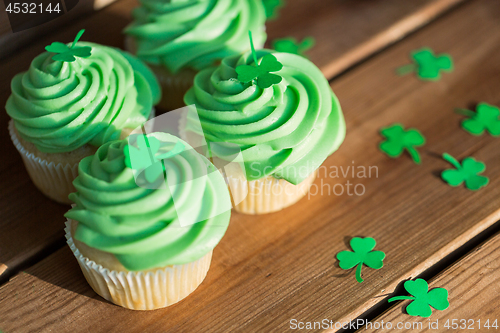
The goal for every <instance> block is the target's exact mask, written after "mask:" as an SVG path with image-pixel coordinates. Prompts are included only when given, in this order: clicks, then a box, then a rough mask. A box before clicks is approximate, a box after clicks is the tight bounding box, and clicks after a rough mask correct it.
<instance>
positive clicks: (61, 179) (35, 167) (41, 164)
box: [9, 108, 156, 204]
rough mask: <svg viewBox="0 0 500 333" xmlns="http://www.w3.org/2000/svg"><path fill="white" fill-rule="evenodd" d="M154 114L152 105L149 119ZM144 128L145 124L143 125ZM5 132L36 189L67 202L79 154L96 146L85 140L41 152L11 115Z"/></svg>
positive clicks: (92, 151)
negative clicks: (68, 148)
mask: <svg viewBox="0 0 500 333" xmlns="http://www.w3.org/2000/svg"><path fill="white" fill-rule="evenodd" d="M155 114H156V112H155V109H154V108H153V109H152V110H151V114H150V116H149V119H154V117H155ZM146 126H152V122H151V121H149V122H148V124H146ZM148 129H149V127H147V128H146V130H148ZM151 129H152V127H151ZM131 131H132V129H127V128H125V129H123V130H122V133H121V135H120V139H122V138H124V137H126V136H128V135H129V134H130V132H131ZM9 134H10V138H11V140H12V143H13V144H14V146H15V147H16V149H17V151H18V152H19V154H20V155H21V158H22V159H23V163H24V166H25V167H26V171H27V172H28V174H29V176H30V178H31V180H32V181H33V183H34V184H35V186H36V187H37V188H38V189H39V190H40V192H42V193H43V194H44V195H45V196H47V197H49V198H50V199H52V200H54V201H57V202H59V203H62V204H71V203H72V202H71V200H69V199H68V195H69V194H70V193H72V192H76V189H75V187H74V186H73V180H75V178H76V177H77V176H78V164H79V163H80V161H81V160H82V159H83V158H85V157H87V156H90V155H93V154H95V152H96V151H97V148H98V147H94V146H92V145H89V144H86V145H84V146H82V147H80V148H78V149H76V150H74V151H71V152H67V153H43V152H41V151H39V150H38V149H37V148H36V146H35V145H34V144H33V143H31V142H28V141H26V140H24V139H23V138H22V137H21V136H20V135H19V134H18V133H17V130H16V127H15V126H14V121H13V120H12V119H11V120H10V121H9Z"/></svg>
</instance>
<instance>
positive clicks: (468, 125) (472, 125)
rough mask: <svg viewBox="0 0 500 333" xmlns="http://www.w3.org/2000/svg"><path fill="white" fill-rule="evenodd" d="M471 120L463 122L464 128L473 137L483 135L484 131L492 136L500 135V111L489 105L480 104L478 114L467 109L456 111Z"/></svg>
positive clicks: (477, 109)
mask: <svg viewBox="0 0 500 333" xmlns="http://www.w3.org/2000/svg"><path fill="white" fill-rule="evenodd" d="M455 112H457V113H460V114H463V115H465V116H467V117H469V119H465V120H464V121H462V128H463V129H464V130H466V131H467V132H469V133H470V134H472V135H482V134H483V133H484V131H487V132H489V133H490V134H491V135H492V136H499V135H500V109H499V108H497V107H496V106H493V105H489V104H487V103H479V104H478V105H477V108H476V112H474V111H471V110H467V109H456V110H455Z"/></svg>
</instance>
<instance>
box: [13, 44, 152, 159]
mask: <svg viewBox="0 0 500 333" xmlns="http://www.w3.org/2000/svg"><path fill="white" fill-rule="evenodd" d="M68 45H70V44H68ZM76 46H78V47H91V55H90V56H89V57H86V58H79V57H77V58H76V60H75V61H73V62H66V61H57V60H53V59H52V57H53V56H54V53H51V52H44V53H42V54H40V55H39V56H37V57H36V58H35V59H33V61H32V62H31V65H30V67H29V69H28V71H26V72H23V73H20V74H18V75H16V76H15V77H14V78H13V79H12V82H11V90H12V93H11V95H10V97H9V98H8V100H7V104H6V106H5V108H6V110H7V113H8V114H9V116H10V117H11V118H12V119H13V120H14V124H15V126H16V129H17V131H18V133H19V134H20V136H21V137H22V138H23V139H25V140H26V141H29V142H31V143H33V144H35V146H36V147H37V149H38V150H40V151H42V152H45V153H64V152H69V151H73V150H75V149H77V148H79V147H81V146H83V145H85V144H90V145H93V146H97V147H98V146H100V145H102V144H103V143H105V142H108V141H112V140H116V139H118V138H119V136H120V131H121V129H123V128H125V127H128V128H135V127H137V126H139V125H140V124H142V123H143V122H145V121H146V120H147V119H148V117H149V115H150V113H151V109H152V107H153V105H154V104H156V103H157V102H158V101H159V100H160V97H161V92H160V87H159V85H158V82H157V81H156V79H155V77H154V74H153V73H152V72H151V71H150V70H149V69H148V68H147V67H146V65H145V64H144V63H142V62H141V61H140V60H139V59H137V58H135V57H134V56H132V55H130V54H127V53H125V52H123V51H120V50H118V49H115V48H111V47H107V46H103V45H99V44H94V43H85V42H78V43H76Z"/></svg>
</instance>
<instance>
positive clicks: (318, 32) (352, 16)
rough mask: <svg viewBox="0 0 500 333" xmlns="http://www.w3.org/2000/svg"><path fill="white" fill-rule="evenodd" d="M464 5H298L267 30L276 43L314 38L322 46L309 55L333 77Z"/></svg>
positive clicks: (447, 0)
mask: <svg viewBox="0 0 500 333" xmlns="http://www.w3.org/2000/svg"><path fill="white" fill-rule="evenodd" d="M461 2H463V1H462V0H412V1H401V0H372V1H344V0H331V1H311V0H293V1H287V5H286V6H285V7H284V8H283V9H282V10H280V17H279V20H276V21H269V22H268V23H267V24H266V25H267V29H268V31H269V37H270V38H269V40H270V41H272V40H273V39H274V38H283V37H288V36H293V37H296V38H297V39H299V40H302V39H303V38H304V37H307V36H313V37H314V38H315V39H316V46H315V47H314V49H313V50H312V51H311V52H308V55H309V57H310V59H311V60H312V61H313V62H314V63H315V64H317V65H318V67H319V68H321V70H322V71H323V73H324V74H325V76H326V77H327V78H332V77H334V76H335V75H337V74H339V73H341V72H342V71H344V70H346V69H347V68H349V67H350V66H352V65H353V64H355V63H357V62H359V61H361V60H363V59H365V58H366V57H368V56H369V55H371V54H373V53H375V52H377V51H379V50H380V49H382V48H384V47H386V46H387V45H389V44H391V43H394V42H396V41H398V40H400V39H401V38H403V37H404V36H406V35H407V34H408V33H410V32H412V31H414V30H416V29H417V28H419V27H421V26H423V25H425V24H426V23H428V22H429V21H431V20H432V19H434V18H435V17H436V16H438V15H440V14H442V13H443V12H445V11H446V10H449V9H450V8H452V7H453V6H455V5H457V4H459V3H461ZM267 45H268V47H269V45H270V43H268V44H267Z"/></svg>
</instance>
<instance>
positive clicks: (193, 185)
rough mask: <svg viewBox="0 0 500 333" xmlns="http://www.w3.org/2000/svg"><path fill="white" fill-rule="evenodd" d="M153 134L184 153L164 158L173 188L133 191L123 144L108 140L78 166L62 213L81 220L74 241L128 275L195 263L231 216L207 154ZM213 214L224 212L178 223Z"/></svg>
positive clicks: (226, 195) (166, 146) (224, 191)
mask: <svg viewBox="0 0 500 333" xmlns="http://www.w3.org/2000/svg"><path fill="white" fill-rule="evenodd" d="M151 136H154V137H155V138H157V139H159V140H160V142H161V150H166V151H169V150H172V149H173V148H174V146H175V144H176V143H177V142H178V141H180V142H181V143H183V145H182V146H183V147H184V149H183V150H182V152H180V153H178V154H176V155H174V156H171V157H168V158H166V159H164V160H163V162H164V165H165V172H166V177H167V179H168V180H169V181H168V183H169V184H173V183H175V184H177V185H175V186H169V187H166V188H165V187H164V188H158V189H154V188H153V189H148V188H144V187H139V186H138V185H137V182H136V180H135V178H134V172H133V170H132V169H130V168H128V167H127V166H126V164H125V155H124V149H126V145H127V140H119V141H113V142H109V143H106V144H104V145H103V146H101V147H100V148H99V149H98V150H97V152H96V154H95V155H93V156H89V157H86V158H84V159H83V160H82V161H81V162H80V165H79V168H78V172H79V175H78V177H77V178H76V179H75V181H74V183H73V184H74V185H75V188H76V189H77V192H76V193H72V194H70V199H71V200H73V201H74V202H75V203H76V206H75V207H73V208H72V209H71V210H70V211H68V212H67V213H66V215H65V216H66V217H68V218H70V219H73V220H75V221H78V222H79V224H78V227H77V229H76V231H75V235H74V237H75V239H77V240H79V241H81V242H83V243H85V244H87V245H88V246H90V247H93V248H96V249H99V250H102V251H106V252H109V253H112V254H114V255H115V256H116V258H117V259H118V260H119V261H120V262H121V263H122V264H123V266H124V267H125V268H127V269H128V270H130V271H138V270H146V269H151V268H155V267H164V266H168V265H178V264H185V263H189V262H192V261H195V260H197V259H199V258H201V257H202V256H204V255H205V254H207V253H208V252H209V251H211V250H212V249H213V248H214V247H215V246H216V245H217V244H218V243H219V241H220V240H221V238H222V236H223V235H224V233H225V232H226V229H227V227H228V224H229V218H230V214H231V211H230V209H231V203H230V198H229V192H228V189H227V186H226V184H225V182H224V179H223V178H222V176H221V175H220V173H219V172H218V170H217V169H216V168H215V167H214V166H213V165H212V164H211V163H210V162H209V161H208V160H207V159H206V158H205V157H203V156H201V155H200V154H198V153H196V151H194V150H193V149H192V148H191V147H189V145H187V144H186V143H184V142H183V141H182V140H180V139H178V138H176V137H174V136H172V135H169V134H165V133H153V134H151V135H148V137H151ZM207 170H208V171H207ZM172 182H173V183H172ZM173 198H175V200H174V199H173ZM224 207H228V209H225V208H224ZM215 211H217V212H221V211H224V212H223V213H221V214H219V215H215V216H213V217H209V218H208V219H205V220H203V221H201V222H197V223H194V224H190V225H188V226H181V224H180V222H179V216H181V214H182V216H183V218H184V222H186V220H185V219H186V218H188V219H192V221H189V223H192V222H195V221H197V220H199V218H200V216H212V215H214V212H215ZM186 216H187V217H186ZM189 223H188V224H189ZM182 225H186V224H182Z"/></svg>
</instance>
